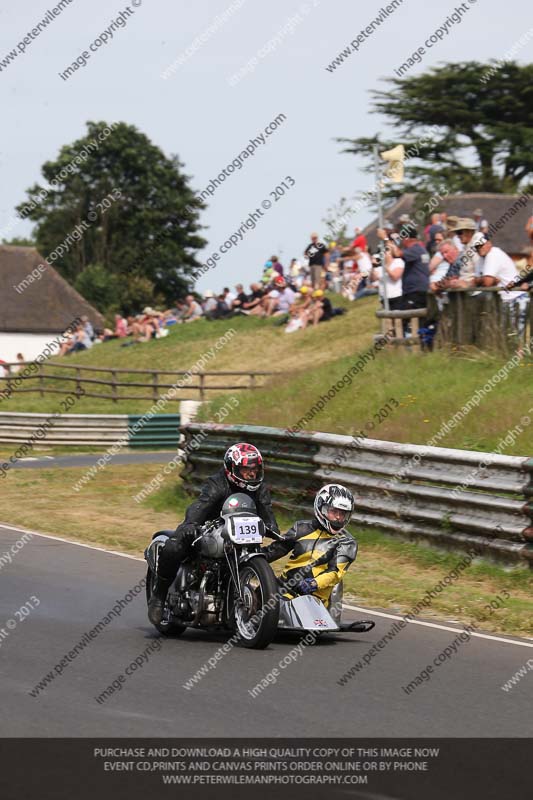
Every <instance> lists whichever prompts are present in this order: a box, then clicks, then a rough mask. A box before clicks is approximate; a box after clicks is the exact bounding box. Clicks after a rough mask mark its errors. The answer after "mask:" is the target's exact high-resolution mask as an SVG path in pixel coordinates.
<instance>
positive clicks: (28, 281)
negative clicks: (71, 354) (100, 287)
mask: <svg viewBox="0 0 533 800" xmlns="http://www.w3.org/2000/svg"><path fill="white" fill-rule="evenodd" d="M82 315H87V316H88V317H89V319H90V321H91V322H92V324H93V327H95V328H103V327H104V319H103V317H102V315H101V314H99V313H98V311H96V309H95V308H93V307H92V306H91V305H90V304H89V303H88V302H87V300H85V299H84V298H83V297H82V296H81V295H80V294H78V292H77V291H76V290H75V289H73V288H72V286H71V285H70V284H69V283H68V282H67V281H66V280H65V279H64V278H62V277H61V275H60V274H59V273H58V272H57V270H55V269H54V267H52V266H50V265H49V264H47V263H46V261H45V260H44V258H42V256H40V255H39V253H38V252H37V250H35V248H33V247H12V246H9V245H0V360H2V361H7V362H9V361H16V360H17V354H18V353H22V355H23V356H24V361H32V360H33V359H34V358H36V357H37V356H38V355H39V354H40V353H42V352H43V351H44V350H45V348H46V346H47V345H52V343H53V342H54V339H55V337H56V336H58V335H59V334H61V333H63V331H64V330H65V329H66V328H67V327H68V326H69V325H70V324H71V323H72V322H73V320H75V319H76V318H77V317H80V316H82ZM55 347H56V349H57V345H56V346H55Z"/></svg>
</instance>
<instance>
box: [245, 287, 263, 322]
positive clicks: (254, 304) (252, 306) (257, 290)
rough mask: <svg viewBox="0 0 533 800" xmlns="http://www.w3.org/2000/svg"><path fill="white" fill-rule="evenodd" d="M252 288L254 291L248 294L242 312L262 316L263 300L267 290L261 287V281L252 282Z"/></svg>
mask: <svg viewBox="0 0 533 800" xmlns="http://www.w3.org/2000/svg"><path fill="white" fill-rule="evenodd" d="M250 289H251V290H252V291H251V293H250V294H249V295H248V300H247V301H246V302H245V303H243V304H242V313H243V314H255V315H260V316H262V315H263V307H262V302H263V299H264V297H265V290H264V289H263V288H262V287H261V284H260V283H251V284H250Z"/></svg>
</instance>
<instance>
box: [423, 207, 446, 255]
mask: <svg viewBox="0 0 533 800" xmlns="http://www.w3.org/2000/svg"><path fill="white" fill-rule="evenodd" d="M437 233H444V226H443V225H442V224H441V217H440V214H432V215H431V225H430V226H429V229H428V246H427V249H428V251H429V254H430V255H431V256H434V255H435V252H436V250H437V246H436V244H435V236H436V234H437Z"/></svg>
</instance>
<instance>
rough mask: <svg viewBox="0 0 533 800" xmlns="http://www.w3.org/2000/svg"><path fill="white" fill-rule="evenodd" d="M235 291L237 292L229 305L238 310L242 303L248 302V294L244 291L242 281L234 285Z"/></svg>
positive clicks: (242, 305)
mask: <svg viewBox="0 0 533 800" xmlns="http://www.w3.org/2000/svg"><path fill="white" fill-rule="evenodd" d="M235 291H236V293H237V294H236V296H235V300H234V301H233V303H232V306H231V307H232V309H233V310H234V311H235V310H240V309H241V308H243V307H244V304H245V303H247V302H248V295H247V294H246V293H245V291H244V286H243V285H242V283H238V284H237V285H236V287H235Z"/></svg>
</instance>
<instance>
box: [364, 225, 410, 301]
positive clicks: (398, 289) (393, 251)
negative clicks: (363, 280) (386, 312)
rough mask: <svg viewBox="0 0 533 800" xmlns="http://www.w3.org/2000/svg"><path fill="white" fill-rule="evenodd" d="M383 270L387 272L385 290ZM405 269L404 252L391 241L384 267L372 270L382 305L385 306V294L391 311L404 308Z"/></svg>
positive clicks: (386, 251)
mask: <svg viewBox="0 0 533 800" xmlns="http://www.w3.org/2000/svg"><path fill="white" fill-rule="evenodd" d="M383 269H384V270H385V290H384V288H383V280H382V277H383ZM404 269H405V262H404V260H403V258H402V251H401V249H400V248H399V247H398V245H396V244H394V242H392V241H390V242H389V243H388V244H387V246H386V247H385V253H384V267H381V266H374V267H373V268H372V279H373V281H374V282H376V281H377V282H378V283H377V286H378V292H379V298H380V301H381V304H382V305H385V301H384V298H385V293H386V296H387V300H388V303H389V308H390V310H391V311H399V310H401V308H402V302H403V300H402V276H403V272H404Z"/></svg>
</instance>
